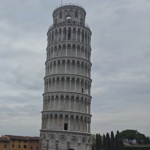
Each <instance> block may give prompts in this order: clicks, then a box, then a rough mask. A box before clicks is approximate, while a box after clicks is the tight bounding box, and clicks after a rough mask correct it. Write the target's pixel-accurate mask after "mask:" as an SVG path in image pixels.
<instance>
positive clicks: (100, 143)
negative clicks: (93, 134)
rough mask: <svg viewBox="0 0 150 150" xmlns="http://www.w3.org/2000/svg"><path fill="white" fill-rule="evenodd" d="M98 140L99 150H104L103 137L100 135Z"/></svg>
mask: <svg viewBox="0 0 150 150" xmlns="http://www.w3.org/2000/svg"><path fill="white" fill-rule="evenodd" d="M98 140H99V149H100V150H102V137H101V135H100V134H99V135H98Z"/></svg>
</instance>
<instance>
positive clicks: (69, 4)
mask: <svg viewBox="0 0 150 150" xmlns="http://www.w3.org/2000/svg"><path fill="white" fill-rule="evenodd" d="M63 6H78V7H81V8H82V9H84V8H83V6H81V5H79V4H74V3H65V4H61V5H59V6H58V7H56V8H55V10H56V9H58V8H60V7H63ZM55 10H54V11H55Z"/></svg>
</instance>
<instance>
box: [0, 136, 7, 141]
mask: <svg viewBox="0 0 150 150" xmlns="http://www.w3.org/2000/svg"><path fill="white" fill-rule="evenodd" d="M0 141H4V142H9V140H8V139H7V138H4V137H0Z"/></svg>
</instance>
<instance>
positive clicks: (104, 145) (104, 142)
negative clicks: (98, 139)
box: [103, 134, 106, 150]
mask: <svg viewBox="0 0 150 150" xmlns="http://www.w3.org/2000/svg"><path fill="white" fill-rule="evenodd" d="M103 149H104V150H105V149H106V138H105V135H104V134H103Z"/></svg>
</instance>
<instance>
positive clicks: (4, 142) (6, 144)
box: [0, 137, 10, 150]
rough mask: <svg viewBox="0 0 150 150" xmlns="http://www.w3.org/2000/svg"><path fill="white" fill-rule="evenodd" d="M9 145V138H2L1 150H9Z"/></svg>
mask: <svg viewBox="0 0 150 150" xmlns="http://www.w3.org/2000/svg"><path fill="white" fill-rule="evenodd" d="M9 143H10V141H9V140H8V139H7V138H3V137H0V150H4V149H8V150H9Z"/></svg>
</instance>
